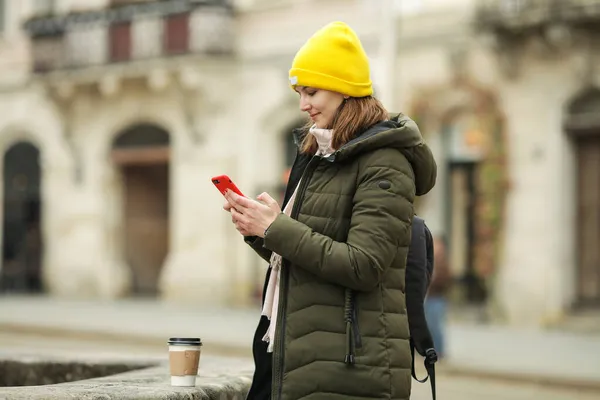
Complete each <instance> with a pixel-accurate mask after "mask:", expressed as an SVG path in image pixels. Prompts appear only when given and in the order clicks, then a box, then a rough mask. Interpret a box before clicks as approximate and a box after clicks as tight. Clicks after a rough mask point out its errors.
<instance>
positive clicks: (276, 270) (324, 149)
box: [261, 125, 334, 353]
mask: <svg viewBox="0 0 600 400" xmlns="http://www.w3.org/2000/svg"><path fill="white" fill-rule="evenodd" d="M309 132H310V134H312V135H313V136H314V137H315V139H316V140H317V145H318V146H319V148H318V149H317V153H316V155H317V156H322V157H328V156H329V155H331V154H332V153H333V151H334V150H333V149H332V148H331V138H332V136H333V131H332V130H331V129H321V128H317V127H316V125H313V126H312V127H311V128H310V129H309ZM298 186H300V182H298ZM298 186H296V188H295V189H294V193H293V194H292V197H290V200H289V201H288V202H287V204H286V206H285V208H284V209H283V213H284V214H285V215H287V216H288V217H289V216H290V215H291V213H292V207H293V206H294V201H296V192H297V191H298ZM281 262H282V259H281V256H280V255H279V254H277V253H275V252H273V254H271V262H270V264H269V267H270V268H271V275H270V276H269V282H268V283H267V291H266V292H265V302H264V305H263V309H262V313H261V315H264V316H266V317H267V318H268V319H269V321H270V323H269V328H268V329H267V332H266V333H265V335H264V336H263V338H262V340H263V341H265V342H267V343H269V345H268V347H267V352H269V353H272V352H273V345H274V344H275V329H276V325H277V310H278V307H279V282H280V279H281V278H280V275H281V273H280V272H281Z"/></svg>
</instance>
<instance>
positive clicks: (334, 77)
mask: <svg viewBox="0 0 600 400" xmlns="http://www.w3.org/2000/svg"><path fill="white" fill-rule="evenodd" d="M289 75H290V85H291V86H292V88H293V89H295V88H296V86H308V87H313V88H316V89H324V90H331V91H332V92H338V93H342V94H345V95H347V96H351V97H364V96H370V95H372V94H373V86H372V82H371V74H370V69H369V59H368V58H367V54H366V53H365V50H364V49H363V47H362V44H361V43H360V39H359V38H358V36H357V35H356V33H355V32H354V31H353V30H352V28H350V27H349V26H348V25H346V24H345V23H343V22H332V23H330V24H328V25H326V26H324V27H323V28H321V29H319V30H318V31H317V32H316V33H315V34H314V35H313V36H312V37H311V38H310V39H308V41H307V42H306V43H305V44H304V46H302V47H301V48H300V50H299V51H298V53H296V57H294V61H293V63H292V68H291V69H290V74H289Z"/></svg>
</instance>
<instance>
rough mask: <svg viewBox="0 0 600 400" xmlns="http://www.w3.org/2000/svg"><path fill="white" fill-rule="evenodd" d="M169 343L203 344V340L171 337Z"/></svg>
mask: <svg viewBox="0 0 600 400" xmlns="http://www.w3.org/2000/svg"><path fill="white" fill-rule="evenodd" d="M169 345H172V346H202V340H200V338H177V337H172V338H170V339H169Z"/></svg>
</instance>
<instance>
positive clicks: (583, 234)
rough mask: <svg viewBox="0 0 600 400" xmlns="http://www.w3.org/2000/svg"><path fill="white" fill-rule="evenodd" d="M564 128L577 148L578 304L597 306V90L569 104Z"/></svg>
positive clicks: (599, 143)
mask: <svg viewBox="0 0 600 400" xmlns="http://www.w3.org/2000/svg"><path fill="white" fill-rule="evenodd" d="M567 112H568V115H567V118H566V124H565V125H566V131H567V132H568V133H569V134H570V136H571V137H572V139H573V142H574V144H575V149H576V155H575V159H576V171H577V172H576V174H577V177H576V202H575V204H576V230H575V232H576V234H575V246H576V247H575V254H576V257H577V260H576V264H577V284H576V296H577V300H576V302H577V304H578V305H579V306H584V307H585V306H592V307H596V308H597V307H599V306H600V246H599V244H600V89H598V88H591V89H588V90H586V91H584V92H583V93H582V94H581V95H579V96H577V97H576V98H575V100H574V101H572V102H571V104H570V105H569V107H568V110H567Z"/></svg>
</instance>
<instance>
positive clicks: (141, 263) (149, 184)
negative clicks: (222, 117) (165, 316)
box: [112, 125, 170, 296]
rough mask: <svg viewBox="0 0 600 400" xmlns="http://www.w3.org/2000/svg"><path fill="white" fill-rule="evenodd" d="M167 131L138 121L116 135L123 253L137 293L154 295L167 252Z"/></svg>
mask: <svg viewBox="0 0 600 400" xmlns="http://www.w3.org/2000/svg"><path fill="white" fill-rule="evenodd" d="M169 158H170V138H169V134H168V132H166V131H165V130H163V129H162V128H159V127H157V126H154V125H137V126H135V127H132V128H129V129H127V130H126V131H124V132H122V133H121V134H119V135H117V137H116V138H115V140H114V142H113V146H112V160H113V162H114V163H115V165H116V166H117V167H118V170H119V173H120V175H121V182H122V183H123V186H122V193H123V202H122V215H123V219H122V225H121V227H122V236H121V237H122V240H123V251H124V254H123V257H124V260H125V262H126V263H127V264H128V265H129V267H130V268H131V272H132V293H133V294H134V295H151V296H152V295H156V294H157V292H158V280H159V277H160V273H161V270H162V267H163V264H164V262H165V259H166V257H167V254H168V252H169Z"/></svg>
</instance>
